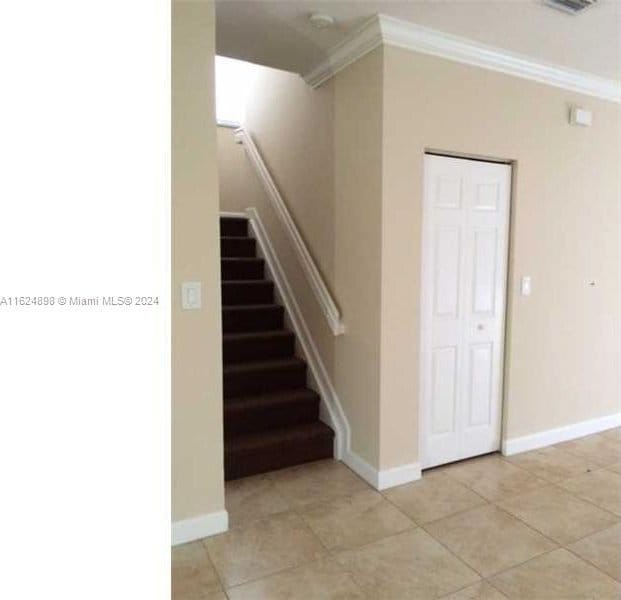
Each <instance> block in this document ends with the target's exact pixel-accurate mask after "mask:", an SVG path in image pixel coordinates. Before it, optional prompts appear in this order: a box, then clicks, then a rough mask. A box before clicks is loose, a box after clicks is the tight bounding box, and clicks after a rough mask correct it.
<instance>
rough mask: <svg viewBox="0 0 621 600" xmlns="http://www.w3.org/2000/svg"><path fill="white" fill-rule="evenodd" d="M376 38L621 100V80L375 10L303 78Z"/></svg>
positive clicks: (333, 67) (329, 69)
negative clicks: (477, 40)
mask: <svg viewBox="0 0 621 600" xmlns="http://www.w3.org/2000/svg"><path fill="white" fill-rule="evenodd" d="M381 44H385V45H387V46H393V47H397V48H402V49H405V50H410V51H412V52H421V53H423V54H430V55H432V56H438V57H440V58H445V59H448V60H452V61H456V62H460V63H463V64H468V65H473V66H476V67H481V68H483V69H489V70H492V71H496V72H500V73H505V74H507V75H512V76H514V77H520V78H522V79H528V80H531V81H537V82H539V83H544V84H546V85H551V86H554V87H558V88H562V89H566V90H570V91H572V92H578V93H580V94H586V95H588V96H594V97H597V98H602V99H604V100H610V101H612V102H619V103H621V82H620V81H616V80H614V79H606V78H603V77H598V76H596V75H590V74H588V73H582V72H580V71H574V70H572V69H567V68H565V67H560V66H557V65H551V64H547V63H541V62H537V61H535V60H533V59H532V58H529V57H527V56H523V55H520V54H516V53H513V52H509V51H507V50H501V49H500V48H494V47H492V46H486V45H484V44H479V43H478V42H474V41H472V40H468V39H466V38H462V37H458V36H455V35H450V34H448V33H443V32H441V31H437V30H434V29H428V28H427V27H422V26H420V25H416V24H415V23H410V22H408V21H402V20H400V19H394V18H392V17H387V16H385V15H375V16H374V17H372V18H371V19H369V20H368V21H367V22H366V23H364V25H363V26H362V27H361V28H360V29H358V30H357V31H355V32H354V33H352V34H351V35H349V36H348V37H347V38H345V39H344V40H343V41H342V42H340V43H339V44H338V45H336V46H335V47H334V48H333V49H332V50H331V51H330V52H329V53H328V57H327V58H326V60H325V61H323V62H322V63H321V64H319V65H317V66H316V67H315V68H314V69H312V70H311V71H310V72H309V73H307V74H306V75H305V76H304V79H305V80H306V82H307V83H308V84H309V85H311V86H313V87H317V86H319V85H321V84H322V83H324V82H325V81H327V80H328V79H329V78H330V77H333V76H334V75H335V74H336V73H338V72H339V71H341V70H342V69H344V68H345V67H347V66H348V65H350V64H352V63H353V62H355V61H357V60H358V59H360V58H362V56H364V55H365V54H367V53H368V52H370V51H371V50H373V49H375V48H377V47H378V46H380V45H381Z"/></svg>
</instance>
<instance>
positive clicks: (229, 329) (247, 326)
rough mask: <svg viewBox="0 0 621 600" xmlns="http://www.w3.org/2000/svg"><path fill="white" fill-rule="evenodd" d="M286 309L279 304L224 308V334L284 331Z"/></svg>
mask: <svg viewBox="0 0 621 600" xmlns="http://www.w3.org/2000/svg"><path fill="white" fill-rule="evenodd" d="M284 315H285V309H284V308H283V307H282V306H280V305H278V304H249V305H246V306H223V307H222V331H223V332H224V333H235V332H250V331H269V330H272V329H282V326H283V322H284Z"/></svg>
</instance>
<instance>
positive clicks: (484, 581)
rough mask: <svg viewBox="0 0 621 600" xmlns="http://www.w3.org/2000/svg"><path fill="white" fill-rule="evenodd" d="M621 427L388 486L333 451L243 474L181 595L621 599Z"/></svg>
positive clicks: (182, 570)
mask: <svg viewBox="0 0 621 600" xmlns="http://www.w3.org/2000/svg"><path fill="white" fill-rule="evenodd" d="M620 464H621V428H619V429H616V430H610V431H607V432H603V433H600V434H596V435H592V436H588V437H586V438H582V439H580V440H574V441H571V442H565V443H563V444H558V445H557V446H554V447H550V448H545V449H542V450H535V451H532V452H526V453H524V454H520V455H516V456H511V457H506V458H505V457H502V456H500V455H498V454H494V455H489V456H485V457H481V458H475V459H472V460H468V461H463V462H461V463H455V464H452V465H447V466H445V467H440V468H438V469H433V470H431V471H427V472H425V474H424V475H423V478H422V479H421V480H420V481H416V482H414V483H410V484H407V485H403V486H400V487H396V488H392V489H390V490H386V491H384V492H381V493H380V492H377V491H375V490H373V489H372V488H370V487H369V486H368V485H367V484H366V483H365V482H364V481H362V480H361V479H360V478H359V477H358V476H356V475H355V474H354V473H353V472H352V471H350V470H349V469H348V468H347V467H345V466H344V465H343V464H341V463H339V462H336V461H321V462H317V463H311V464H308V465H302V466H299V467H293V468H291V469H285V470H283V471H277V472H274V473H269V474H267V475H259V476H256V477H250V478H247V479H242V480H238V481H234V482H231V483H229V484H227V486H226V507H227V510H228V511H229V518H230V525H231V528H230V530H229V531H228V532H227V533H224V534H222V535H218V536H214V537H211V538H207V539H205V540H201V541H198V542H192V543H191V544H185V545H183V546H178V547H176V548H174V549H173V559H172V562H173V567H172V581H173V584H172V589H173V598H174V600H226V599H228V600H280V599H285V598H286V599H301V600H316V599H317V600H319V599H343V600H344V599H349V598H351V599H359V598H360V599H362V598H366V599H369V600H375V599H382V598H388V599H392V600H402V599H410V598H420V599H427V598H447V599H452V600H473V599H476V598H479V599H488V600H501V599H503V598H514V599H518V600H531V599H532V600H538V599H540V598H541V599H543V598H549V599H552V600H569V599H579V598H584V599H588V600H595V599H607V598H611V599H612V598H615V599H620V598H621V474H620V473H619V466H620Z"/></svg>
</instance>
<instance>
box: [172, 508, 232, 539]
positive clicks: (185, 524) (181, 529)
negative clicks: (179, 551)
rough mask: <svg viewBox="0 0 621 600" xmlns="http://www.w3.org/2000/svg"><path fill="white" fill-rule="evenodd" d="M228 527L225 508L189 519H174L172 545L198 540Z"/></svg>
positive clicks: (223, 530) (221, 531) (227, 515)
mask: <svg viewBox="0 0 621 600" xmlns="http://www.w3.org/2000/svg"><path fill="white" fill-rule="evenodd" d="M228 528H229V513H228V512H227V511H226V510H218V511H216V512H211V513H207V514H205V515H200V516H198V517H192V518H191V519H183V520H182V521H174V522H173V524H172V545H173V546H178V545H179V544H185V543H186V542H192V541H194V540H200V539H202V538H205V537H208V536H210V535H216V534H217V533H223V532H225V531H227V530H228Z"/></svg>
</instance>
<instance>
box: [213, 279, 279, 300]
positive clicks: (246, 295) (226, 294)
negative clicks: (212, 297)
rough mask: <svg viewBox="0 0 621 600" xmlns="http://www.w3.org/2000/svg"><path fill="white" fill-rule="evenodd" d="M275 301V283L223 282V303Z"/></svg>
mask: <svg viewBox="0 0 621 600" xmlns="http://www.w3.org/2000/svg"><path fill="white" fill-rule="evenodd" d="M273 301H274V284H273V283H272V282H271V281H263V282H261V283H251V284H249V283H223V284H222V304H223V305H224V306H240V305H244V304H271V303H272V302H273Z"/></svg>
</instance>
